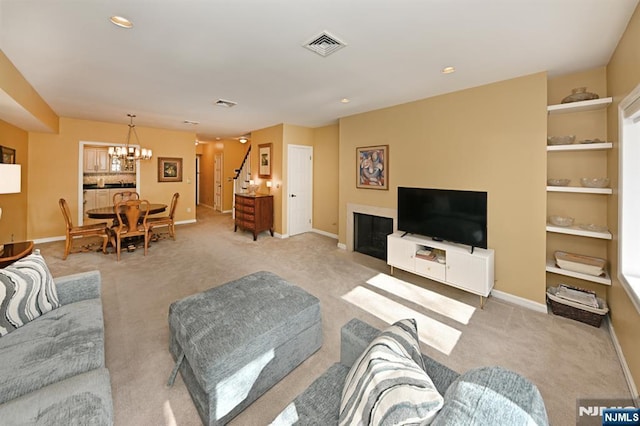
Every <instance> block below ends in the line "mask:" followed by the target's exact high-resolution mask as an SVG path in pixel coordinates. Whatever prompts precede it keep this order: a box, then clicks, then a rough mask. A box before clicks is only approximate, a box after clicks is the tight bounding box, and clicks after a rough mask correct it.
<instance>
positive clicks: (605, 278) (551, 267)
mask: <svg viewBox="0 0 640 426" xmlns="http://www.w3.org/2000/svg"><path fill="white" fill-rule="evenodd" d="M547 272H551V273H552V274H558V275H565V276H567V277H573V278H578V279H581V280H585V281H591V282H594V283H598V284H603V285H611V277H610V276H609V273H608V272H607V271H605V272H604V275H601V276H597V277H596V276H594V275H589V274H582V273H580V272H573V271H567V270H566V269H562V268H558V267H557V266H556V263H555V262H554V261H553V260H548V261H547Z"/></svg>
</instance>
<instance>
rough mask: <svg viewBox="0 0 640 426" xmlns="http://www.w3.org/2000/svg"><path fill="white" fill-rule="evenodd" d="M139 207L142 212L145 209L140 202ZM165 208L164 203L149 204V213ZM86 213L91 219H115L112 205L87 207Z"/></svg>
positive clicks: (158, 211)
mask: <svg viewBox="0 0 640 426" xmlns="http://www.w3.org/2000/svg"><path fill="white" fill-rule="evenodd" d="M140 208H141V210H142V211H143V212H144V210H145V209H146V205H144V204H142V205H141V206H140ZM165 210H167V205H166V204H156V203H151V204H149V214H150V215H152V214H156V213H162V212H163V211H165ZM86 213H87V217H89V218H91V219H114V220H115V219H116V212H115V211H114V209H113V206H107V207H98V208H95V209H89V210H87V211H86Z"/></svg>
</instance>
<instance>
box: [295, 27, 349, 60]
mask: <svg viewBox="0 0 640 426" xmlns="http://www.w3.org/2000/svg"><path fill="white" fill-rule="evenodd" d="M303 46H304V47H306V48H307V49H309V50H311V51H312V52H315V53H317V54H318V55H320V56H329V55H331V54H332V53H333V52H335V51H337V50H340V49H342V48H343V47H345V46H346V44H345V43H343V42H342V41H340V40H339V39H338V38H337V37H334V36H332V35H331V34H329V33H328V32H326V31H325V32H323V33H321V34H320V35H317V36H315V37H313V38H312V39H311V41H308V42H307V43H305V44H304V45H303Z"/></svg>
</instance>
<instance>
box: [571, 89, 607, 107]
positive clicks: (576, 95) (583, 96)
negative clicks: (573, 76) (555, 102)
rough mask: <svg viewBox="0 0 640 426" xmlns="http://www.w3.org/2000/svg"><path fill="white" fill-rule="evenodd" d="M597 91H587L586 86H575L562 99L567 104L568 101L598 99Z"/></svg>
mask: <svg viewBox="0 0 640 426" xmlns="http://www.w3.org/2000/svg"><path fill="white" fill-rule="evenodd" d="M598 98H600V96H598V94H597V93H591V92H587V88H586V87H576V88H575V89H572V90H571V94H570V95H569V96H567V97H566V98H564V99H563V100H562V103H563V104H568V103H570V102H580V101H590V100H592V99H598Z"/></svg>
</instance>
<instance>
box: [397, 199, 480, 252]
mask: <svg viewBox="0 0 640 426" xmlns="http://www.w3.org/2000/svg"><path fill="white" fill-rule="evenodd" d="M398 230H399V231H403V232H406V233H409V234H419V235H423V236H425V237H431V238H433V239H434V240H436V241H438V240H444V241H450V242H452V243H459V244H466V245H469V246H471V247H480V248H485V249H486V248H487V193H486V192H480V191H459V190H451V189H435V188H406V187H398Z"/></svg>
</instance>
